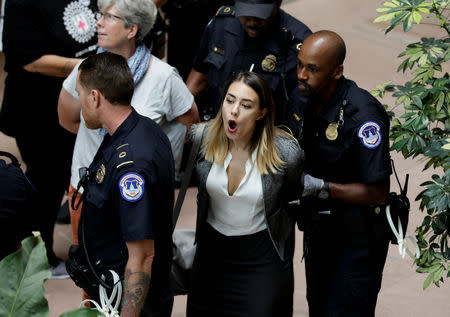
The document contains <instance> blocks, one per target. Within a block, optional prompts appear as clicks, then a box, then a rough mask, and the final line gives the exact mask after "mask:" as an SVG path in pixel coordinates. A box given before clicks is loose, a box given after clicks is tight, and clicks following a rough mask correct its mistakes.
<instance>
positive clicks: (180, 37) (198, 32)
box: [160, 0, 234, 80]
mask: <svg viewBox="0 0 450 317" xmlns="http://www.w3.org/2000/svg"><path fill="white" fill-rule="evenodd" d="M160 2H161V0H160ZM166 2H167V3H166V4H165V5H164V6H163V7H162V10H163V11H164V13H165V18H167V19H168V21H169V24H168V26H167V33H168V43H167V62H168V63H169V64H170V65H171V66H173V67H175V68H176V69H177V70H178V72H179V73H180V76H181V77H182V78H183V80H186V79H187V76H188V75H189V72H190V71H191V68H192V63H193V60H194V57H195V52H196V51H197V48H198V45H199V43H200V39H201V37H202V33H203V30H204V29H205V27H206V25H207V24H208V22H209V21H210V20H211V18H212V17H213V16H214V14H215V13H216V11H217V10H218V9H219V8H220V7H221V6H224V5H232V4H233V3H234V1H233V0H168V1H166Z"/></svg>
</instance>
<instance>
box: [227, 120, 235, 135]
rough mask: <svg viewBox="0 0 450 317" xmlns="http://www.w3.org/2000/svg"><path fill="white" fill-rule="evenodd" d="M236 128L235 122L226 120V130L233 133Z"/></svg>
mask: <svg viewBox="0 0 450 317" xmlns="http://www.w3.org/2000/svg"><path fill="white" fill-rule="evenodd" d="M236 130H237V123H236V121H234V120H228V132H230V133H234V132H236Z"/></svg>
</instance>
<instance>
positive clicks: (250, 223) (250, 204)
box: [206, 148, 267, 236]
mask: <svg viewBox="0 0 450 317" xmlns="http://www.w3.org/2000/svg"><path fill="white" fill-rule="evenodd" d="M257 151H258V148H256V149H255V150H254V151H253V153H252V156H251V158H249V159H247V161H246V162H245V176H244V177H243V178H242V180H241V182H240V184H239V187H238V188H237V189H236V191H235V192H234V194H233V195H231V196H230V195H229V194H228V175H227V168H228V165H229V164H230V161H231V159H232V155H231V153H230V152H228V154H227V156H226V157H225V161H224V163H223V165H218V164H216V163H213V165H212V167H211V170H210V172H209V175H208V178H207V180H206V190H207V192H208V194H209V197H210V199H209V209H208V218H207V222H208V223H209V224H210V225H211V226H212V227H213V228H214V229H216V230H217V231H219V232H220V233H222V234H223V235H226V236H240V235H248V234H252V233H256V232H259V231H261V230H264V229H266V227H267V226H266V223H265V220H264V202H263V193H262V182H261V173H260V172H259V170H258V167H257V165H256V153H257Z"/></svg>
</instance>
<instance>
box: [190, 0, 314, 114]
mask: <svg viewBox="0 0 450 317" xmlns="http://www.w3.org/2000/svg"><path fill="white" fill-rule="evenodd" d="M281 2H282V0H236V1H235V6H234V7H229V6H224V7H221V8H220V9H219V10H218V11H217V13H216V16H215V17H214V18H213V19H212V20H211V21H210V23H209V24H208V26H207V27H206V29H205V32H204V34H203V37H202V40H201V42H200V47H199V49H198V51H197V56H196V58H195V60H194V67H193V69H192V70H191V72H190V74H189V77H188V79H187V81H186V85H187V86H188V88H189V90H190V91H191V93H192V94H193V95H194V96H195V97H197V105H198V107H199V112H200V117H201V119H202V120H209V119H210V118H212V117H213V116H214V115H215V114H216V113H217V111H218V109H219V107H220V97H221V95H222V94H221V92H222V87H223V85H224V83H225V82H226V80H227V79H228V78H229V77H230V75H231V74H232V73H233V72H236V71H242V70H246V71H249V70H250V71H254V72H257V73H258V74H260V75H262V77H263V78H264V79H265V80H266V81H267V82H268V83H269V85H270V87H271V88H272V90H273V92H274V97H275V104H276V107H277V108H276V115H277V117H276V123H280V122H284V115H285V113H284V109H285V105H286V102H287V100H288V96H289V94H290V92H291V91H292V90H293V89H294V88H295V86H296V68H295V67H296V64H297V61H296V57H297V54H298V50H299V49H300V46H301V43H302V42H303V40H304V39H305V38H306V37H307V36H308V35H309V34H311V31H310V29H309V28H308V27H307V26H306V25H305V24H303V23H302V22H300V21H298V20H297V19H295V18H293V17H292V16H290V15H289V14H287V13H286V12H284V11H283V10H281V9H280V5H281Z"/></svg>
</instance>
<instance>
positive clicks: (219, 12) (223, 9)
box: [216, 6, 234, 17]
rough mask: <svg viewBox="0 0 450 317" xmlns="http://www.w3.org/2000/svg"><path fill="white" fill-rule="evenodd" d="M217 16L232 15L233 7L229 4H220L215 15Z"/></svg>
mask: <svg viewBox="0 0 450 317" xmlns="http://www.w3.org/2000/svg"><path fill="white" fill-rule="evenodd" d="M219 16H234V9H233V8H232V7H229V6H221V7H220V8H219V9H218V10H217V12H216V17H219Z"/></svg>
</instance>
